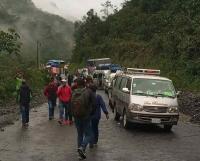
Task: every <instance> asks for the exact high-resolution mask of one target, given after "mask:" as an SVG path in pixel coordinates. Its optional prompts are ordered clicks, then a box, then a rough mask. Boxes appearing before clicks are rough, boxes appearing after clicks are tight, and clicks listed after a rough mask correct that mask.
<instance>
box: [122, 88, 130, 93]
mask: <svg viewBox="0 0 200 161" xmlns="http://www.w3.org/2000/svg"><path fill="white" fill-rule="evenodd" d="M122 91H123V92H125V93H129V92H130V91H129V89H128V88H123V89H122Z"/></svg>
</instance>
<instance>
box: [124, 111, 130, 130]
mask: <svg viewBox="0 0 200 161" xmlns="http://www.w3.org/2000/svg"><path fill="white" fill-rule="evenodd" d="M122 125H123V127H124V128H125V129H128V128H129V127H130V122H129V121H128V120H127V115H126V111H125V110H124V112H123V119H122Z"/></svg>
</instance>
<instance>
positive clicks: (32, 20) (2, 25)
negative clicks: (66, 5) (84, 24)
mask: <svg viewBox="0 0 200 161" xmlns="http://www.w3.org/2000/svg"><path fill="white" fill-rule="evenodd" d="M73 30H74V25H73V23H72V22H70V21H67V20H65V19H63V18H61V17H59V16H56V15H51V14H48V13H45V12H43V11H41V10H39V9H37V8H36V7H35V6H34V4H33V3H32V1H31V0H1V1H0V108H1V106H5V104H6V103H7V102H13V101H15V97H16V89H15V86H16V79H15V78H16V76H17V73H21V74H22V75H23V77H24V79H26V81H27V82H28V84H29V85H30V86H31V89H32V90H33V92H34V93H41V89H43V87H44V85H45V83H46V82H47V81H48V80H47V78H46V75H47V74H46V73H45V72H44V71H42V70H38V68H37V64H36V62H37V59H36V58H37V54H36V51H37V44H38V51H39V55H40V56H39V57H40V62H41V63H46V60H47V59H64V60H67V59H69V58H70V57H71V54H72V46H73ZM37 42H38V43H37Z"/></svg>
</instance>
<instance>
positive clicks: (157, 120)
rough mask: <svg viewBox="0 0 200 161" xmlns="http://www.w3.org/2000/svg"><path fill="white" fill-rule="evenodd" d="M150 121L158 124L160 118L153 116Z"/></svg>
mask: <svg viewBox="0 0 200 161" xmlns="http://www.w3.org/2000/svg"><path fill="white" fill-rule="evenodd" d="M151 122H152V123H154V124H160V123H161V120H160V119H155V118H153V119H151Z"/></svg>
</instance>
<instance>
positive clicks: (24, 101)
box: [18, 80, 31, 127]
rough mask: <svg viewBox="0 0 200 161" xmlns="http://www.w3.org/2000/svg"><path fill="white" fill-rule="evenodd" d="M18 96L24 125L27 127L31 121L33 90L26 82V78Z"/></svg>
mask: <svg viewBox="0 0 200 161" xmlns="http://www.w3.org/2000/svg"><path fill="white" fill-rule="evenodd" d="M18 96H19V104H20V111H21V115H22V126H23V127H27V126H28V123H29V104H30V100H31V90H30V88H29V86H28V85H27V84H26V82H25V80H23V81H22V85H21V87H20V89H19V94H18Z"/></svg>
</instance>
